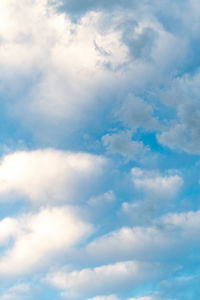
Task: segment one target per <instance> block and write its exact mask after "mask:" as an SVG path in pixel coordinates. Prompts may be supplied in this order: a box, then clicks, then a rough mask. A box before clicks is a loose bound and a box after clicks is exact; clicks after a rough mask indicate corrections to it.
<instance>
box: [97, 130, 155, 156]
mask: <svg viewBox="0 0 200 300" xmlns="http://www.w3.org/2000/svg"><path fill="white" fill-rule="evenodd" d="M102 141H103V144H104V146H105V147H106V148H107V150H108V152H110V153H114V154H115V153H119V154H121V155H123V156H124V157H125V158H127V160H136V161H138V160H140V159H142V158H143V157H144V156H145V155H148V153H149V152H150V149H149V147H147V146H145V145H144V144H143V142H141V141H134V140H132V133H131V132H130V131H120V132H118V133H113V134H106V135H104V136H103V137H102Z"/></svg>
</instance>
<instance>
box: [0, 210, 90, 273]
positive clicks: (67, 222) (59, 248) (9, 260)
mask: <svg viewBox="0 0 200 300" xmlns="http://www.w3.org/2000/svg"><path fill="white" fill-rule="evenodd" d="M5 222H6V220H3V221H1V223H0V231H1V226H4V223H5ZM12 222H13V223H14V224H16V225H15V227H16V228H15V231H13V232H12V234H10V231H9V229H10V228H9V227H8V228H7V236H10V235H11V237H12V243H11V244H9V245H8V246H7V247H6V248H5V252H4V254H3V255H2V256H1V258H0V276H1V277H2V276H16V275H19V274H24V273H29V272H31V271H32V270H37V269H39V268H41V267H44V266H47V267H48V266H49V264H50V262H52V260H53V258H56V260H57V259H58V256H57V255H58V254H61V253H62V252H63V251H64V250H65V251H66V250H68V249H69V248H70V247H72V246H73V245H75V244H77V243H78V242H80V241H81V240H82V239H83V238H84V237H86V236H88V235H89V234H90V233H91V231H92V226H91V225H90V224H88V223H87V222H84V221H83V220H82V219H81V217H80V216H79V215H77V214H76V213H75V212H74V211H73V210H72V209H70V208H68V207H53V208H43V209H41V210H40V211H39V212H38V213H35V214H31V213H30V214H27V215H23V216H21V217H19V218H18V219H13V221H12ZM4 227H5V226H4ZM13 233H14V234H13ZM5 235H6V233H5Z"/></svg>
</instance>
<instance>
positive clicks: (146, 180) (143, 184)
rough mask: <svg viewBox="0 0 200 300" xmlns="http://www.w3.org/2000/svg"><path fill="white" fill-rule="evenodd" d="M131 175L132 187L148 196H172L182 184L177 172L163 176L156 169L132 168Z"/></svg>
mask: <svg viewBox="0 0 200 300" xmlns="http://www.w3.org/2000/svg"><path fill="white" fill-rule="evenodd" d="M131 175H132V179H133V184H134V187H135V188H136V189H137V190H142V191H144V192H145V193H146V194H147V195H148V196H149V197H151V196H154V197H155V196H156V197H161V198H173V197H175V196H176V195H177V193H178V192H179V190H180V188H181V186H182V185H183V179H182V178H181V177H180V176H179V175H178V174H174V175H170V174H169V175H165V176H163V175H161V174H159V172H157V171H147V170H142V169H140V168H133V169H132V170H131Z"/></svg>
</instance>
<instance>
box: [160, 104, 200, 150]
mask: <svg viewBox="0 0 200 300" xmlns="http://www.w3.org/2000/svg"><path fill="white" fill-rule="evenodd" d="M184 102H185V101H183V104H179V105H178V107H177V110H178V119H177V120H174V121H173V122H171V126H169V128H168V129H167V130H165V131H163V132H162V133H161V134H158V135H157V138H158V141H159V142H160V143H161V144H162V145H164V146H168V147H169V148H171V149H172V150H177V149H179V150H181V151H184V152H187V153H190V154H200V150H199V149H200V135H199V132H200V125H199V119H200V108H199V104H198V103H197V102H194V101H188V102H187V103H184Z"/></svg>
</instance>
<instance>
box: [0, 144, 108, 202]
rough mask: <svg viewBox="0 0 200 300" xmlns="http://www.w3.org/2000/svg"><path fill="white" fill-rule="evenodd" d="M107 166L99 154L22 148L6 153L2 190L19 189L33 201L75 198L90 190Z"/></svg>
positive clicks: (0, 172)
mask: <svg viewBox="0 0 200 300" xmlns="http://www.w3.org/2000/svg"><path fill="white" fill-rule="evenodd" d="M105 166H106V160H105V159H104V158H103V157H101V156H97V155H91V154H87V153H73V152H67V151H58V150H53V149H44V150H36V151H21V152H14V153H11V154H8V155H6V156H4V157H3V159H2V161H1V164H0V182H1V187H0V193H1V198H2V200H3V199H4V197H5V195H6V194H8V193H13V192H14V193H18V194H19V195H22V196H25V197H27V198H28V199H30V200H31V201H33V202H35V203H37V202H39V203H41V202H59V201H65V202H73V201H75V199H77V198H78V197H80V195H82V196H84V193H86V194H87V190H88V189H89V187H90V188H91V185H92V182H93V183H94V181H95V178H96V179H97V178H98V177H99V176H100V175H101V174H102V172H103V169H104V167H105Z"/></svg>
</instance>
